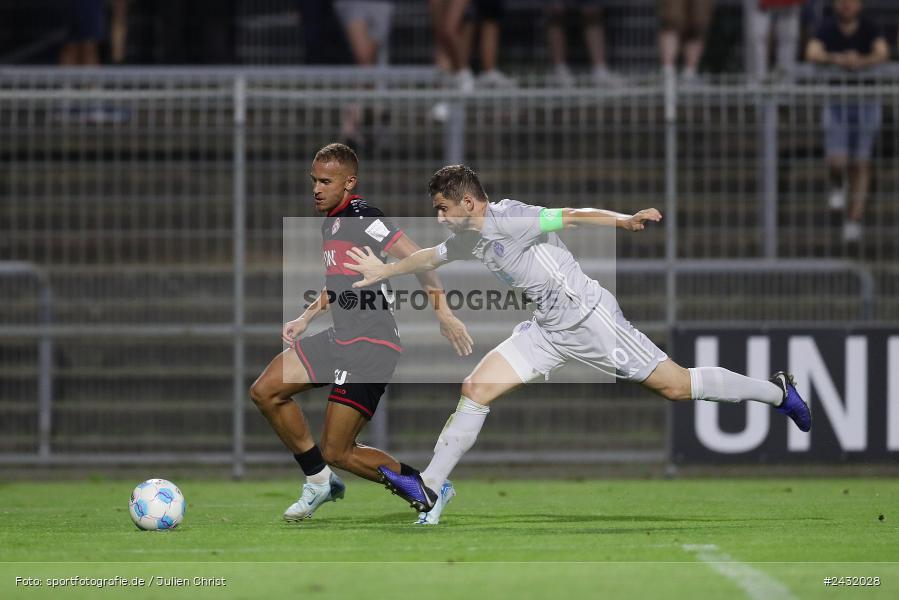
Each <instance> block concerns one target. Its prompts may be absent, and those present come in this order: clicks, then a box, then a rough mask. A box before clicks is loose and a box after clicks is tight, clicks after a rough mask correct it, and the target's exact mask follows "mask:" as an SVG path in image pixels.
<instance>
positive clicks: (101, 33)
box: [59, 0, 108, 66]
mask: <svg viewBox="0 0 899 600" xmlns="http://www.w3.org/2000/svg"><path fill="white" fill-rule="evenodd" d="M105 4H106V3H105V1H104V0H66V1H65V11H66V20H67V22H68V35H67V38H66V42H65V44H63V47H62V50H61V51H60V54H59V64H61V65H64V66H75V65H78V66H96V65H99V64H100V43H101V42H104V41H105V40H106V38H107V34H108V31H107V28H106V6H105Z"/></svg>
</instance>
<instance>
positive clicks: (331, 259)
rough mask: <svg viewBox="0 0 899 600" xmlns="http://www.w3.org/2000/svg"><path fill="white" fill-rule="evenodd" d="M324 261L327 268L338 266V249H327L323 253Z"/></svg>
mask: <svg viewBox="0 0 899 600" xmlns="http://www.w3.org/2000/svg"><path fill="white" fill-rule="evenodd" d="M322 262H323V263H324V265H325V268H326V269H327V268H329V267H336V266H337V250H325V251H324V252H323V254H322Z"/></svg>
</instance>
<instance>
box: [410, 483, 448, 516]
mask: <svg viewBox="0 0 899 600" xmlns="http://www.w3.org/2000/svg"><path fill="white" fill-rule="evenodd" d="M455 495H456V488H455V487H453V482H452V481H450V480H446V481H444V482H443V485H442V486H440V493H439V494H438V495H437V502H435V503H434V508H432V509H431V510H429V511H428V512H423V513H418V520H417V521H415V525H437V524H438V523H439V522H440V515H441V514H442V513H443V509H444V508H446V505H447V504H449V503H450V500H452V499H453V498H454V497H455Z"/></svg>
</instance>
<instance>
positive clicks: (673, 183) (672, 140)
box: [663, 69, 677, 477]
mask: <svg viewBox="0 0 899 600" xmlns="http://www.w3.org/2000/svg"><path fill="white" fill-rule="evenodd" d="M664 77H665V80H664V82H663V85H664V86H665V89H664V101H665V111H664V114H665V219H664V223H665V304H666V305H665V324H666V326H667V329H668V352H669V354H671V355H672V356H673V355H674V328H675V325H676V321H677V271H676V269H675V266H676V265H675V263H676V262H677V74H676V73H675V71H674V69H666V70H665V75H664ZM672 411H673V407H672V406H669V407H668V411H667V412H666V414H665V420H666V423H665V425H666V432H667V440H666V444H665V445H666V454H667V463H668V465H667V467H666V474H667V475H668V476H669V477H672V476H674V475H675V473H676V469H675V466H674V416H673V414H672Z"/></svg>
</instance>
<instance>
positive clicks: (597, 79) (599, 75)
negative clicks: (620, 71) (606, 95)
mask: <svg viewBox="0 0 899 600" xmlns="http://www.w3.org/2000/svg"><path fill="white" fill-rule="evenodd" d="M590 79H591V80H592V81H593V85H596V86H601V87H617V86H620V85H621V84H622V83H623V81H622V79H621V77H619V76H618V75H616V74H615V73H612V72H611V71H610V70H609V68H608V67H607V66H605V65H597V66H595V67H593V70H592V71H590Z"/></svg>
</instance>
